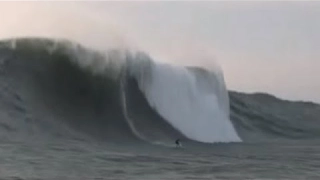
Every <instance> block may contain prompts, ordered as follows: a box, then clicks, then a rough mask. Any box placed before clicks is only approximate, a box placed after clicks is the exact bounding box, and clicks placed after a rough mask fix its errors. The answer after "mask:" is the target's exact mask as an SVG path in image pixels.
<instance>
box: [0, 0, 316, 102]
mask: <svg viewBox="0 0 320 180" xmlns="http://www.w3.org/2000/svg"><path fill="white" fill-rule="evenodd" d="M40 5H41V6H40ZM1 13H2V14H1ZM319 17H320V2H287V1H283V2H253V1H246V2H235V1H230V2H69V3H67V2H57V3H50V2H48V3H41V2H34V3H31V2H24V3H8V2H0V26H1V28H0V37H1V38H3V37H8V36H23V35H37V34H40V35H41V36H47V35H50V36H53V35H56V36H61V35H62V34H63V35H62V36H64V37H67V38H68V37H76V38H75V39H77V40H79V39H80V41H81V42H85V43H87V44H90V45H93V46H94V45H97V46H99V47H101V46H102V47H103V46H107V45H108V44H110V43H111V44H113V43H115V42H117V43H118V44H120V45H124V44H125V45H126V46H127V45H128V46H134V47H136V48H138V49H140V50H143V51H145V52H146V53H148V54H149V55H150V56H151V57H153V58H154V59H156V60H157V61H163V62H178V63H183V61H184V60H185V61H186V64H188V63H190V62H192V63H195V64H196V63H199V64H202V65H206V64H210V62H209V61H211V60H212V61H216V62H218V64H220V65H221V66H222V69H223V72H224V76H225V81H226V85H227V87H228V89H230V90H236V91H241V92H267V93H271V94H274V95H276V96H278V97H280V98H283V99H292V100H311V101H316V102H320V93H319V92H320V80H319V77H320V60H319V57H320V21H319ZM110 39H111V40H110ZM82 40H83V41H82ZM197 57H198V58H197ZM204 59H205V60H204Z"/></svg>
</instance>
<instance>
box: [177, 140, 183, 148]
mask: <svg viewBox="0 0 320 180" xmlns="http://www.w3.org/2000/svg"><path fill="white" fill-rule="evenodd" d="M176 146H177V147H181V146H182V145H181V142H180V139H177V140H176Z"/></svg>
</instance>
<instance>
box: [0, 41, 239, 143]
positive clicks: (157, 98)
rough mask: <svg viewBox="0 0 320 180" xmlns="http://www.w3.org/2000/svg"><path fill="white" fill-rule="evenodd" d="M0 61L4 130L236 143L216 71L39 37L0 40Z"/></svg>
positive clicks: (223, 92) (104, 138)
mask: <svg viewBox="0 0 320 180" xmlns="http://www.w3.org/2000/svg"><path fill="white" fill-rule="evenodd" d="M0 57H1V80H2V81H1V99H2V101H1V102H2V103H1V105H2V113H1V116H2V118H1V119H2V122H1V127H3V128H4V129H6V131H10V130H12V132H17V131H18V132H26V133H27V134H30V133H31V134H34V133H35V129H37V130H39V131H41V130H42V129H45V131H46V133H48V132H53V133H57V132H59V133H58V134H60V136H61V134H63V133H65V132H67V133H70V132H71V131H76V132H85V134H88V135H90V136H96V137H99V138H101V139H102V140H110V141H111V140H116V139H121V141H132V140H145V141H148V142H151V143H159V142H161V143H165V142H172V141H173V140H174V139H176V138H185V139H189V140H194V141H200V142H207V143H213V142H238V141H241V139H240V138H239V136H238V134H237V132H236V131H235V129H234V127H233V124H232V122H231V121H230V119H229V99H228V92H227V90H226V87H225V84H224V80H223V77H222V75H221V74H219V73H220V72H211V71H208V70H205V69H203V68H199V67H180V66H173V65H169V64H160V63H157V62H155V61H153V60H152V59H151V58H150V57H149V56H148V55H147V54H145V53H141V52H130V51H127V50H119V49H110V50H109V51H107V52H98V51H95V50H91V49H88V48H84V47H83V46H81V45H79V44H77V43H73V42H70V41H67V40H56V39H44V38H20V39H11V40H4V41H2V42H1V44H0ZM10 94H14V97H15V100H14V98H12V96H11V95H10ZM13 109H15V110H13ZM17 110H19V111H18V112H19V113H17ZM10 116H16V117H15V118H14V119H15V120H11V119H12V118H10ZM18 117H19V118H18ZM18 119H20V120H18ZM17 124H19V125H17ZM43 124H45V125H46V126H45V127H46V128H43V127H42V126H43ZM61 129H67V130H64V131H63V132H62V130H61ZM3 132H4V131H3ZM71 134H72V133H71Z"/></svg>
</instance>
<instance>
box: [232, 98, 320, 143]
mask: <svg viewBox="0 0 320 180" xmlns="http://www.w3.org/2000/svg"><path fill="white" fill-rule="evenodd" d="M229 94H230V104H231V114H230V116H231V120H232V122H233V124H234V125H235V128H236V129H237V131H238V133H239V135H240V136H241V138H242V139H244V140H245V141H247V142H251V141H253V142H261V141H282V140H312V139H319V137H320V133H319V132H320V121H319V117H320V105H317V104H314V103H306V102H294V101H286V100H281V99H278V98H276V97H274V96H272V95H268V94H263V93H256V94H244V93H238V92H229Z"/></svg>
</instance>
